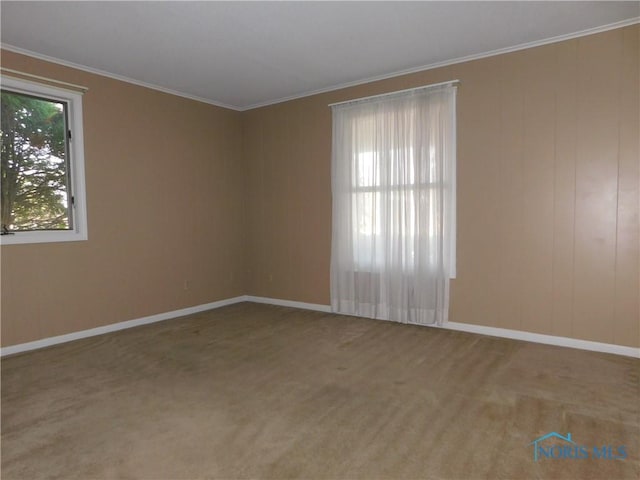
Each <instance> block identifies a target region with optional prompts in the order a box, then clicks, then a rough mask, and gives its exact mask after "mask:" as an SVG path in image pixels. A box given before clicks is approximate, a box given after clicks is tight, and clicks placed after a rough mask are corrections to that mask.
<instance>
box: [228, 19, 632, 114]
mask: <svg viewBox="0 0 640 480" xmlns="http://www.w3.org/2000/svg"><path fill="white" fill-rule="evenodd" d="M636 23H640V17H634V18H630V19H627V20H622V21H620V22H615V23H610V24H607V25H601V26H599V27H594V28H589V29H586V30H580V31H578V32H574V33H568V34H565V35H558V36H556V37H551V38H545V39H543V40H536V41H534V42H527V43H521V44H519V45H515V46H513V47H505V48H499V49H497V50H491V51H489V52H484V53H477V54H474V55H467V56H465V57H458V58H454V59H451V60H445V61H443V62H437V63H431V64H429V65H423V66H421V67H414V68H409V69H407V70H400V71H397V72H392V73H387V74H385V75H378V76H375V77H369V78H367V79H364V80H356V81H354V82H347V83H341V84H339V85H335V86H333V87H327V88H321V89H318V90H313V91H311V92H306V93H301V94H299V95H291V96H289V97H282V98H279V99H277V100H270V101H267V102H261V103H254V104H252V105H249V106H247V107H239V108H238V109H239V110H240V111H242V112H244V111H246V110H253V109H255V108H261V107H268V106H269V105H276V104H278V103H283V102H288V101H290V100H297V99H299V98H305V97H311V96H313V95H319V94H321V93H328V92H335V91H336V90H342V89H344V88H349V87H357V86H358V85H364V84H367V83H372V82H378V81H380V80H387V79H389V78H395V77H400V76H402V75H409V74H412V73H419V72H425V71H427V70H433V69H435V68H441V67H448V66H450V65H455V64H458V63H465V62H471V61H473V60H480V59H482V58H487V57H495V56H496V55H503V54H505V53H511V52H517V51H519V50H526V49H528V48H535V47H540V46H542V45H548V44H550V43H558V42H563V41H565V40H572V39H574V38H580V37H586V36H588V35H594V34H596V33H602V32H607V31H609V30H615V29H617V28H623V27H628V26H630V25H635V24H636Z"/></svg>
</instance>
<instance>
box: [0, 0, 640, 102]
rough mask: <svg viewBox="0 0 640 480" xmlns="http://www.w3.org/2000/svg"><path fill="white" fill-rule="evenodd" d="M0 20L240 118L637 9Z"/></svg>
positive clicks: (36, 44) (129, 14)
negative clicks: (271, 106)
mask: <svg viewBox="0 0 640 480" xmlns="http://www.w3.org/2000/svg"><path fill="white" fill-rule="evenodd" d="M0 14H1V17H2V19H1V22H2V24H1V26H2V30H1V39H2V44H3V46H4V47H6V48H9V49H13V50H16V51H27V52H31V53H36V54H38V55H39V56H44V57H52V58H54V59H57V60H58V61H62V62H63V63H66V64H72V65H75V66H78V65H80V66H82V67H83V68H85V69H89V70H90V71H96V70H98V71H100V72H101V73H108V74H110V75H111V76H115V77H116V78H123V77H124V78H125V79H128V80H133V81H135V83H142V84H145V85H148V86H154V87H159V88H160V89H162V90H166V91H171V92H172V93H178V94H181V95H183V96H188V97H191V98H197V99H199V100H203V101H207V102H209V103H214V104H217V105H223V106H227V107H230V108H234V109H237V110H245V109H248V108H252V107H255V106H260V105H266V104H269V103H275V102H278V101H281V100H284V99H289V98H295V97H300V96H304V95H308V94H311V93H316V92H319V91H326V90H331V89H334V88H338V87H340V86H345V85H349V84H354V83H362V82H364V81H366V80H372V79H377V78H384V77H387V76H391V75H394V74H397V73H401V72H408V71H415V70H421V69H423V68H426V67H429V66H434V65H438V64H443V63H448V62H451V61H452V60H456V59H461V58H465V57H469V56H477V55H482V54H486V53H488V52H494V51H496V50H502V49H509V48H512V47H518V46H524V45H527V44H532V43H537V42H541V41H545V40H549V39H556V38H557V37H564V36H567V35H569V36H570V35H573V34H575V33H577V32H583V31H588V30H592V29H599V28H601V27H603V26H609V25H612V24H618V23H620V22H622V23H623V24H624V23H630V19H635V21H637V19H638V16H639V15H640V2H637V1H634V2H11V1H2V3H1V4H0ZM631 21H633V20H631Z"/></svg>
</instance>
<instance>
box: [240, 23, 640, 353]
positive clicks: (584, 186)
mask: <svg viewBox="0 0 640 480" xmlns="http://www.w3.org/2000/svg"><path fill="white" fill-rule="evenodd" d="M639 30H640V28H639V27H638V26H637V25H635V26H632V27H627V28H623V29H618V30H614V31H609V32H606V33H601V34H597V35H592V36H588V37H582V38H580V39H575V40H570V41H566V42H562V43H556V44H552V45H547V46H542V47H538V48H533V49H528V50H523V51H519V52H514V53H510V54H505V55H500V56H495V57H490V58H486V59H482V60H477V61H472V62H467V63H462V64H458V65H454V66H449V67H444V68H439V69H434V70H429V71H425V72H421V73H417V74H412V75H406V76H402V77H396V78H393V79H389V80H385V81H380V82H375V83H372V84H367V85H361V86H357V87H353V88H348V89H343V90H339V91H335V92H330V93H326V94H322V95H316V96H313V97H308V98H304V99H301V100H295V101H290V102H286V103H282V104H278V105H274V106H270V107H265V108H260V109H256V110H252V111H249V112H246V113H245V114H244V117H243V125H244V138H243V145H244V158H245V162H246V168H247V175H246V189H247V199H248V204H247V206H248V209H247V223H246V228H247V232H248V235H247V243H246V246H245V247H246V249H245V254H246V265H247V269H248V270H247V288H248V293H249V294H251V295H257V296H265V297H274V298H281V299H289V300H297V301H302V302H311V303H321V304H327V303H329V260H330V246H331V245H330V244H331V191H330V155H331V114H330V109H329V108H328V107H327V105H328V104H329V103H332V102H338V101H342V100H348V99H353V98H358V97H363V96H367V95H372V94H378V93H383V92H391V91H395V90H400V89H403V88H409V87H414V86H419V85H425V84H429V83H436V82H440V81H445V80H451V79H460V80H461V86H460V89H459V94H458V261H457V263H458V277H457V279H456V280H455V281H454V282H453V285H452V298H451V313H450V320H451V321H455V322H463V323H471V324H479V325H487V326H492V327H501V328H509V329H516V330H525V331H529V332H536V333H544V334H550V335H560V336H568V337H575V338H579V339H587V340H594V341H599V342H606V343H615V344H620V345H629V346H640V319H639V306H638V301H639V300H638V297H639V291H640V285H639V273H638V272H639V256H638V250H639V235H638V230H639V220H638V208H639V198H640V197H639V192H638V190H639V188H640V181H639V176H638V172H639V160H638V159H639V151H638V129H639V123H638V104H639V98H638V90H639V87H638V85H639V84H640V83H639V77H638V57H639V48H638V42H639V40H638V32H639Z"/></svg>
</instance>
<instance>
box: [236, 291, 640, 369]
mask: <svg viewBox="0 0 640 480" xmlns="http://www.w3.org/2000/svg"><path fill="white" fill-rule="evenodd" d="M246 299H247V301H249V302H256V303H267V304H269V305H280V306H283V307H296V308H302V309H305V310H317V311H319V312H331V306H330V305H319V304H315V303H303V302H293V301H291V300H279V299H277V298H265V297H252V296H247V297H246ZM427 326H429V327H432V328H443V329H445V330H457V331H460V332H469V333H478V334H480V335H488V336H491V337H501V338H510V339H513V340H523V341H525V342H533V343H543V344H546V345H556V346H559V347H568V348H577V349H579V350H591V351H594V352H604V353H613V354H615V355H624V356H626V357H635V358H640V348H635V347H625V346H623V345H615V344H611V343H600V342H592V341H589V340H579V339H577V338H569V337H557V336H554V335H543V334H541V333H532V332H525V331H522V330H510V329H507V328H496V327H487V326H484V325H472V324H469V323H457V322H447V323H445V324H444V325H442V326H437V325H427Z"/></svg>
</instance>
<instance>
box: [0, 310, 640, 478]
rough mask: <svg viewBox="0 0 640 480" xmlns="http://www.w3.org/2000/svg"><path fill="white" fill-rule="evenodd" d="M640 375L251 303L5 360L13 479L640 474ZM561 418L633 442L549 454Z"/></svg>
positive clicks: (590, 356) (559, 353) (612, 363)
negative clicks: (585, 452) (536, 449)
mask: <svg viewBox="0 0 640 480" xmlns="http://www.w3.org/2000/svg"><path fill="white" fill-rule="evenodd" d="M639 374H640V361H639V360H637V359H632V358H627V357H619V356H614V355H607V354H600V353H593V352H584V351H579V350H571V349H563V348H558V347H551V346H544V345H536V344H529V343H524V342H517V341H511V340H504V339H497V338H491V337H484V336H479V335H473V334H465V333H460V332H450V331H445V330H438V329H433V328H425V327H416V326H407V325H400V324H393V323H388V322H381V321H374V320H366V319H358V318H353V317H345V316H336V315H329V314H323V313H318V312H308V311H303V310H296V309H291V308H283V307H272V306H265V305H257V304H251V303H244V304H238V305H233V306H229V307H225V308H222V309H219V310H215V311H211V312H205V313H201V314H197V315H193V316H190V317H185V318H182V319H177V320H171V321H167V322H163V323H157V324H153V325H148V326H145V327H140V328H136V329H132V330H127V331H122V332H117V333H113V334H109V335H104V336H100V337H93V338H90V339H86V340H81V341H77V342H73V343H68V344H64V345H59V346H56V347H52V348H48V349H45V350H40V351H34V352H29V353H25V354H21V355H16V356H13V357H9V358H5V359H3V361H2V478H3V479H5V480H6V479H20V480H22V479H32V478H45V477H49V478H64V479H71V478H81V479H91V478H140V479H142V478H144V479H161V478H172V479H173V478H175V479H178V478H181V479H182V478H218V479H235V478H272V479H281V478H282V479H284V478H308V479H315V478H319V479H320V478H322V479H403V478H406V479H409V478H410V479H418V478H425V479H445V478H446V479H453V478H455V479H467V478H469V479H475V478H478V479H481V478H482V479H507V478H508V479H526V478H533V479H540V478H549V479H560V478H575V479H590V478H593V479H617V478H626V479H637V478H638V477H639V475H640V463H639V460H640V451H639V438H640V418H639V415H640V401H639V400H640V391H639V380H638V378H639ZM552 431H555V432H558V433H560V434H562V435H566V434H567V433H571V435H572V438H573V440H574V441H575V442H576V444H579V445H581V446H587V447H589V448H591V447H592V446H599V447H602V446H606V445H611V446H613V447H614V450H613V452H616V451H617V450H615V449H616V448H617V447H618V446H623V447H624V448H625V449H626V453H627V455H628V456H627V458H626V459H623V460H620V459H618V460H615V459H593V458H580V459H567V458H565V459H553V458H542V459H539V460H538V461H537V462H534V460H533V446H530V445H529V443H530V442H532V441H533V440H534V439H536V438H537V437H540V436H541V435H544V434H546V433H549V432H552ZM547 443H548V445H549V448H551V446H553V444H554V443H558V445H560V444H562V442H561V441H559V440H558V441H557V442H556V440H554V439H550V440H548V441H547ZM558 449H559V447H558ZM558 451H559V450H558Z"/></svg>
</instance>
